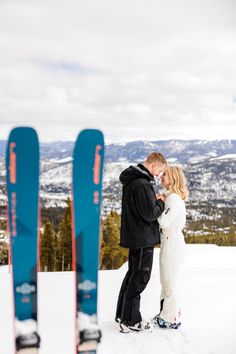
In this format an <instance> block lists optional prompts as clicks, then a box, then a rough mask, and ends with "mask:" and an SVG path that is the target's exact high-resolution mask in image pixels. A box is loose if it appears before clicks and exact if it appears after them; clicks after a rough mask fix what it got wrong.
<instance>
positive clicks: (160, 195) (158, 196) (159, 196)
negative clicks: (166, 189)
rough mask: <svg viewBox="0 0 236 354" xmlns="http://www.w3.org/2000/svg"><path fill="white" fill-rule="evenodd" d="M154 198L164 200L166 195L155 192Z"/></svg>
mask: <svg viewBox="0 0 236 354" xmlns="http://www.w3.org/2000/svg"><path fill="white" fill-rule="evenodd" d="M156 198H157V200H158V199H161V200H162V201H163V202H165V201H166V196H165V195H164V194H156Z"/></svg>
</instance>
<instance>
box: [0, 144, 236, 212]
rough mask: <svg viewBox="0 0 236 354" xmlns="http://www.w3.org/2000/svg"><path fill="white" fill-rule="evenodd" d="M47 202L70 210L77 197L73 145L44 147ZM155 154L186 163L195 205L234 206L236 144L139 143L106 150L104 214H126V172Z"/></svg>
mask: <svg viewBox="0 0 236 354" xmlns="http://www.w3.org/2000/svg"><path fill="white" fill-rule="evenodd" d="M4 149H5V142H3V141H0V154H1V153H2V155H0V203H2V204H4V203H5V199H4V198H5V197H4V195H5V192H6V188H5V178H4V175H5V165H4V151H5V150H4ZM40 149H41V177H40V183H41V191H40V195H41V201H42V204H43V206H45V207H49V206H62V207H64V206H65V205H66V198H67V197H68V196H71V172H72V167H71V162H72V152H73V142H52V143H42V144H41V146H40ZM152 151H161V152H162V153H163V154H164V155H165V156H166V158H167V160H168V162H169V163H175V164H182V165H183V166H184V168H185V172H186V175H187V178H188V182H189V189H190V201H191V203H193V204H197V203H210V204H214V205H221V206H234V205H235V197H236V165H235V161H236V140H216V141H205V140H190V141H185V140H166V141H134V142H129V143H126V144H125V143H123V144H110V145H107V146H106V158H105V171H104V186H103V211H104V213H107V212H108V211H109V210H111V209H115V210H118V211H119V210H120V198H121V186H120V183H119V174H120V173H121V171H122V170H123V169H124V168H126V167H127V166H129V165H130V164H134V163H137V162H141V161H143V160H144V159H145V157H146V156H147V155H148V154H149V153H150V152H152Z"/></svg>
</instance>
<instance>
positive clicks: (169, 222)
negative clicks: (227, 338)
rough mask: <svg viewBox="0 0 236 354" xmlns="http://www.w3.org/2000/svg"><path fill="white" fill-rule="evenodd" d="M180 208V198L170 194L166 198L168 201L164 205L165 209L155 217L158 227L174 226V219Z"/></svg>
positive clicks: (179, 213)
mask: <svg viewBox="0 0 236 354" xmlns="http://www.w3.org/2000/svg"><path fill="white" fill-rule="evenodd" d="M182 210H183V206H182V200H181V198H180V197H179V196H178V195H176V194H171V195H170V196H169V198H168V202H167V203H166V205H165V210H164V211H163V213H162V214H161V216H159V218H158V219H157V220H158V223H159V225H160V227H161V228H162V229H168V228H170V227H175V226H176V225H175V220H178V217H179V216H180V215H181V213H182Z"/></svg>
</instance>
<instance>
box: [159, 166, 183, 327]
mask: <svg viewBox="0 0 236 354" xmlns="http://www.w3.org/2000/svg"><path fill="white" fill-rule="evenodd" d="M161 185H162V186H163V187H164V188H166V191H165V193H164V195H165V197H166V200H165V210H164V212H163V213H162V215H161V216H160V217H159V218H158V222H159V224H160V227H161V230H162V233H161V249H160V258H159V267H160V268H159V269H160V282H161V296H160V301H161V302H160V313H159V314H158V315H156V316H155V317H154V318H153V320H152V322H153V324H154V326H159V327H162V328H178V327H179V326H180V324H181V323H180V314H181V311H180V307H179V300H178V291H177V285H178V278H179V275H180V270H181V266H182V265H183V260H184V255H185V241H184V236H183V233H182V230H183V228H184V226H185V222H186V209H185V201H186V200H187V198H188V189H187V186H186V179H185V176H184V173H183V170H182V168H180V167H175V166H169V167H168V168H167V169H166V171H165V172H164V173H163V175H162V177H161ZM158 197H160V196H157V198H158Z"/></svg>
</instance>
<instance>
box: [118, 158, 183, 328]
mask: <svg viewBox="0 0 236 354" xmlns="http://www.w3.org/2000/svg"><path fill="white" fill-rule="evenodd" d="M154 176H159V177H160V179H161V184H162V186H163V187H164V188H165V192H164V194H162V195H160V194H155V191H154V187H153V186H154V183H155V182H154ZM120 181H121V183H122V185H123V194H122V213H121V241H120V245H121V246H122V247H125V248H128V249H129V259H128V272H127V273H126V275H125V278H124V280H123V283H122V286H121V289H120V293H119V297H118V303H117V309H116V321H117V322H118V323H119V326H120V331H121V332H124V333H128V332H150V331H152V329H153V326H154V327H155V326H159V327H162V328H178V327H179V325H180V308H179V304H178V296H177V283H178V276H179V273H180V268H181V265H182V262H183V259H184V251H185V247H184V246H185V242H184V236H183V234H182V230H183V228H184V225H185V221H186V209H185V200H187V197H188V190H187V186H186V179H185V176H184V173H183V171H182V169H181V168H180V167H174V166H172V167H171V166H167V163H166V160H165V158H164V156H163V155H162V154H161V153H156V152H153V153H151V154H150V155H149V156H148V157H147V159H146V161H145V162H144V163H143V164H138V165H137V166H130V167H129V168H127V169H126V170H124V171H123V172H122V173H121V175H120ZM159 227H160V228H161V230H160V229H159ZM160 232H161V235H160ZM160 238H161V248H160V258H159V266H160V268H159V269H160V282H161V294H160V313H159V314H158V315H156V316H155V317H154V318H153V319H152V320H151V321H150V322H148V321H144V320H142V317H141V313H140V294H141V293H142V291H143V290H144V289H145V288H146V286H147V283H148V282H149V279H150V276H151V271H152V263H153V252H154V246H155V245H156V244H158V243H160ZM156 303H157V299H154V305H155V304H156Z"/></svg>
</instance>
